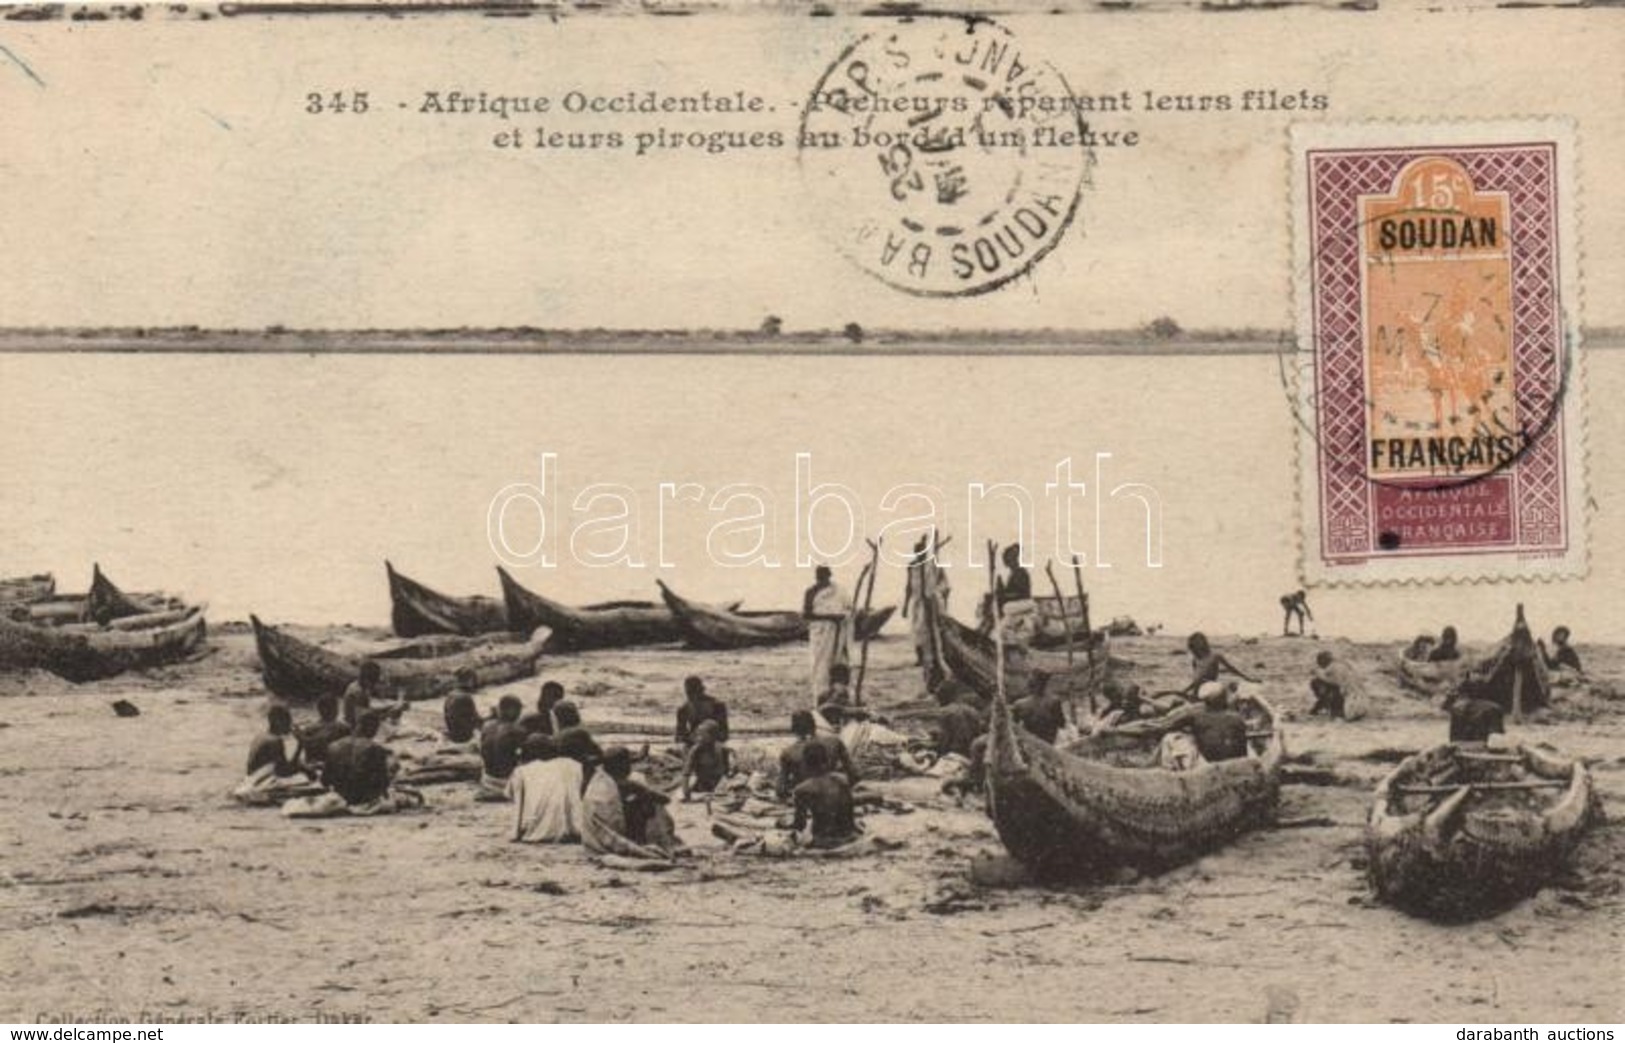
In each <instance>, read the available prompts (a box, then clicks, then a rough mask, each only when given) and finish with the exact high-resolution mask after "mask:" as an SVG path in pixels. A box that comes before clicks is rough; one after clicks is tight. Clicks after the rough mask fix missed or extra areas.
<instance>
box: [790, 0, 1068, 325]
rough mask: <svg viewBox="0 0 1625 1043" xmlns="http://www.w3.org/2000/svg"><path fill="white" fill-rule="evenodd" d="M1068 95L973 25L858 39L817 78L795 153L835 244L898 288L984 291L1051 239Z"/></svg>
mask: <svg viewBox="0 0 1625 1043" xmlns="http://www.w3.org/2000/svg"><path fill="white" fill-rule="evenodd" d="M1071 97H1072V94H1071V90H1070V88H1068V86H1067V84H1066V81H1065V80H1063V79H1062V78H1061V75H1060V73H1058V72H1057V71H1056V70H1055V69H1054V68H1053V67H1052V66H1050V65H1049V64H1048V63H1046V62H1044V61H1043V60H1042V59H1040V58H1038V57H1036V56H1034V55H1032V54H1029V53H1025V52H1023V50H1022V49H1021V46H1020V45H1019V43H1018V42H1017V41H1016V39H1015V38H1014V37H1013V36H1012V35H1011V34H1010V32H1009V31H1008V30H1006V29H1004V28H1003V27H1002V26H999V25H997V24H995V23H993V22H990V21H987V20H985V19H965V18H957V17H954V18H949V17H940V18H939V17H926V18H916V19H914V20H911V21H907V22H901V23H898V24H896V25H894V26H892V27H890V28H888V29H886V30H883V31H880V32H875V33H870V34H868V35H866V36H863V37H861V38H860V39H858V40H857V41H855V42H854V43H852V44H851V45H850V46H848V47H847V48H846V50H845V51H843V52H842V53H841V56H840V57H839V58H838V59H836V61H835V64H833V65H831V66H830V67H829V69H828V70H827V71H826V72H825V73H824V76H823V78H822V79H820V80H819V82H818V86H817V88H816V89H815V90H814V91H813V94H812V97H811V98H809V99H808V101H807V104H806V106H805V109H804V110H803V113H802V122H801V130H800V136H799V139H798V151H799V158H800V162H801V168H802V172H803V175H804V177H805V180H806V182H807V187H808V190H809V191H810V192H811V193H812V195H813V197H814V199H815V200H816V201H817V202H818V204H819V205H820V207H821V208H822V211H823V213H824V214H826V215H827V218H826V220H827V221H828V222H829V223H828V225H827V227H828V228H830V230H831V231H832V233H833V235H834V237H835V239H836V242H837V245H838V246H839V247H840V249H841V250H842V251H843V252H844V253H846V254H847V255H848V256H849V257H850V258H851V259H852V260H853V261H854V262H856V263H857V264H858V266H859V267H861V268H863V269H864V270H865V271H867V272H869V273H870V274H871V275H874V276H875V277H876V278H878V279H880V280H882V281H883V282H886V283H888V284H889V285H891V286H895V287H896V288H898V289H900V290H904V291H906V292H908V293H912V294H918V295H921V296H936V297H942V296H964V295H969V294H976V293H986V292H988V291H990V290H993V289H996V288H998V287H1000V286H1002V285H1004V284H1005V283H1007V282H1009V281H1010V280H1012V279H1014V278H1016V277H1017V276H1020V275H1022V274H1023V273H1025V272H1027V271H1029V270H1030V269H1031V268H1032V267H1033V265H1034V264H1036V263H1037V262H1038V261H1039V260H1040V259H1042V258H1043V257H1044V255H1045V254H1047V253H1048V252H1049V251H1050V250H1052V249H1054V247H1055V245H1056V244H1057V243H1058V242H1060V240H1061V238H1062V237H1063V236H1064V235H1065V234H1066V231H1067V228H1068V227H1069V226H1070V225H1071V223H1072V218H1073V215H1074V213H1075V212H1076V210H1077V207H1078V202H1079V199H1080V196H1081V192H1082V189H1083V187H1084V184H1085V183H1086V180H1087V177H1088V173H1089V168H1090V164H1091V162H1092V156H1091V154H1090V152H1089V151H1088V149H1087V148H1086V146H1085V140H1086V133H1085V131H1086V128H1085V126H1084V123H1083V120H1082V118H1081V116H1080V114H1079V112H1078V109H1077V107H1076V106H1075V105H1073V104H1070V99H1071Z"/></svg>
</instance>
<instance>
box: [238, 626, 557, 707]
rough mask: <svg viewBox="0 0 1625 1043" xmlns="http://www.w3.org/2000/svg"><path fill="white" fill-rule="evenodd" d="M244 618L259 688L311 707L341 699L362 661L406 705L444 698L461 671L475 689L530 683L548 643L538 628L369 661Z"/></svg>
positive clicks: (430, 642)
mask: <svg viewBox="0 0 1625 1043" xmlns="http://www.w3.org/2000/svg"><path fill="white" fill-rule="evenodd" d="M248 618H249V621H250V622H252V623H253V624H254V643H255V645H256V646H257V647H258V649H259V655H260V673H261V676H263V677H264V679H265V687H267V688H269V689H270V690H271V691H272V692H275V693H276V694H277V695H279V696H281V697H282V698H283V699H286V700H287V701H289V702H296V703H304V702H312V701H314V700H315V699H316V698H317V697H318V696H320V695H323V694H324V693H332V694H333V695H341V694H343V692H344V689H345V688H347V687H348V686H349V684H350V682H351V681H354V680H355V679H356V678H358V677H359V676H361V664H362V662H363V661H365V660H372V661H373V662H376V663H377V664H378V665H379V666H380V667H381V668H382V670H383V684H382V692H383V694H384V696H385V697H386V698H389V699H405V700H407V701H412V700H419V699H434V698H437V697H439V696H443V695H446V694H448V693H450V692H451V691H452V690H454V689H455V688H456V687H457V674H458V673H459V672H460V671H462V670H464V669H468V670H473V671H474V676H475V678H476V680H477V683H478V685H479V686H481V687H483V686H485V685H491V684H502V683H503V682H505V681H517V680H519V679H521V678H525V677H533V676H535V674H536V663H537V661H538V660H539V659H541V657H542V650H543V646H545V645H546V643H547V639H548V630H547V628H546V627H540V628H538V629H537V630H536V631H535V632H534V633H532V634H531V635H530V636H529V637H528V638H520V637H517V636H514V635H509V634H506V633H504V634H500V635H488V636H485V637H478V638H461V637H452V636H440V637H431V638H424V639H421V640H417V641H413V642H411V643H410V644H407V645H402V646H399V647H396V648H390V649H386V650H383V651H379V652H376V653H374V654H372V655H365V656H362V655H346V654H343V653H340V652H334V651H332V650H330V649H326V648H322V647H321V646H319V645H314V644H311V643H310V642H308V641H301V640H300V639H299V638H296V637H294V636H293V635H291V634H289V633H287V632H285V631H283V630H279V629H278V628H276V627H273V626H271V625H269V624H267V623H263V622H261V621H260V620H259V618H258V617H256V616H250V617H248Z"/></svg>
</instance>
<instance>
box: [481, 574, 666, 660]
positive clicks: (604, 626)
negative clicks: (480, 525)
mask: <svg viewBox="0 0 1625 1043" xmlns="http://www.w3.org/2000/svg"><path fill="white" fill-rule="evenodd" d="M497 577H498V578H499V579H500V580H501V581H502V600H503V602H504V603H505V604H506V606H507V611H508V622H509V625H511V626H513V627H514V628H515V629H516V630H524V629H526V628H534V627H539V626H545V627H549V628H551V629H552V631H553V637H552V639H551V640H550V641H549V643H548V651H550V652H583V651H587V650H590V649H595V648H630V647H633V646H636V645H671V644H676V643H677V642H679V641H681V640H683V637H684V631H683V628H682V627H681V626H679V625H678V622H677V618H676V616H674V615H673V614H672V610H671V609H670V608H668V607H666V605H665V604H663V603H657V602H653V601H606V602H601V603H599V604H596V605H584V606H580V607H577V606H575V605H566V604H564V603H562V602H559V601H554V600H553V599H552V598H547V597H543V596H542V595H540V594H537V593H536V592H535V591H532V590H529V589H528V588H526V587H524V586H522V585H520V583H519V581H518V580H516V579H514V578H513V577H512V576H510V575H508V571H507V570H506V569H504V568H502V567H501V566H498V567H497Z"/></svg>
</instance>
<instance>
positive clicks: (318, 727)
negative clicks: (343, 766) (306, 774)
mask: <svg viewBox="0 0 1625 1043" xmlns="http://www.w3.org/2000/svg"><path fill="white" fill-rule="evenodd" d="M316 718H317V720H316V723H315V724H312V725H307V726H306V727H304V728H302V729H300V732H299V741H300V742H302V743H304V744H305V760H306V761H307V762H308V763H310V764H320V763H321V762H322V761H324V760H326V759H327V748H328V747H329V746H331V745H333V744H334V743H335V742H338V741H339V740H340V739H342V738H345V737H346V736H348V735H349V734H350V726H349V725H347V724H345V723H344V722H343V721H341V720H339V699H338V696H336V695H334V694H333V693H332V692H323V693H322V694H321V695H319V696H317V698H316Z"/></svg>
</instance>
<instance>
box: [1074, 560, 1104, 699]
mask: <svg viewBox="0 0 1625 1043" xmlns="http://www.w3.org/2000/svg"><path fill="white" fill-rule="evenodd" d="M1072 583H1073V585H1074V586H1076V587H1077V588H1078V615H1080V616H1082V617H1083V654H1084V655H1085V656H1086V657H1088V661H1089V714H1090V716H1093V715H1094V714H1096V713H1098V712H1099V710H1098V709H1096V707H1095V631H1094V628H1093V627H1092V626H1090V624H1089V595H1088V594H1085V593H1084V592H1083V564H1082V563H1081V562H1080V561H1078V556H1077V555H1076V554H1074V555H1072Z"/></svg>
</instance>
